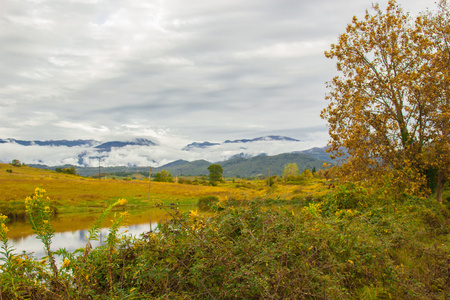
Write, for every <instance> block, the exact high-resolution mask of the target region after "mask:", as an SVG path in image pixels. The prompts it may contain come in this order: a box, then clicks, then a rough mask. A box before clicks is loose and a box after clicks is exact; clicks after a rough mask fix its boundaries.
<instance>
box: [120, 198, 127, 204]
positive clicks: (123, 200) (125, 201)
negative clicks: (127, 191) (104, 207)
mask: <svg viewBox="0 0 450 300" xmlns="http://www.w3.org/2000/svg"><path fill="white" fill-rule="evenodd" d="M125 204H127V199H120V200H119V205H125Z"/></svg>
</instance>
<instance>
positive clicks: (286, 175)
mask: <svg viewBox="0 0 450 300" xmlns="http://www.w3.org/2000/svg"><path fill="white" fill-rule="evenodd" d="M299 175H300V171H299V170H298V166H297V164H296V163H292V164H287V165H285V166H284V170H283V180H284V181H289V180H293V179H295V178H296V177H298V176H299Z"/></svg>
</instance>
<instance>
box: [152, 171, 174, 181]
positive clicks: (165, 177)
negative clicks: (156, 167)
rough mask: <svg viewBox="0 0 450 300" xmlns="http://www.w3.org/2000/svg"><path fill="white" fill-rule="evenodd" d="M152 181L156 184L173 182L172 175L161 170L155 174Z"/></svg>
mask: <svg viewBox="0 0 450 300" xmlns="http://www.w3.org/2000/svg"><path fill="white" fill-rule="evenodd" d="M154 181H158V182H173V178H172V174H170V172H169V171H166V170H162V171H161V172H158V173H156V174H155V179H154Z"/></svg>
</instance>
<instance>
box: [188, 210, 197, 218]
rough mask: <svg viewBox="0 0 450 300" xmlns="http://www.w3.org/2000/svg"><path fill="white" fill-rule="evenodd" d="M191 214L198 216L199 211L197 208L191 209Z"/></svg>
mask: <svg viewBox="0 0 450 300" xmlns="http://www.w3.org/2000/svg"><path fill="white" fill-rule="evenodd" d="M189 214H190V215H191V217H196V216H198V211H197V210H191V211H190V212H189Z"/></svg>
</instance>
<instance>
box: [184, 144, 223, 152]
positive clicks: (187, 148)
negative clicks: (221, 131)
mask: <svg viewBox="0 0 450 300" xmlns="http://www.w3.org/2000/svg"><path fill="white" fill-rule="evenodd" d="M217 145H220V143H210V142H203V143H196V142H194V143H191V144H189V145H187V146H185V147H184V148H183V149H181V150H184V151H190V150H195V149H204V148H207V147H211V146H217Z"/></svg>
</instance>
